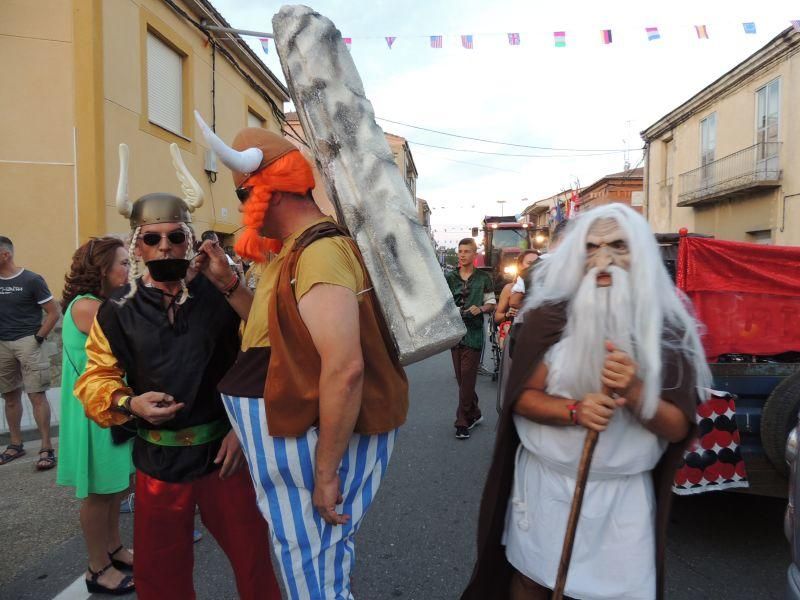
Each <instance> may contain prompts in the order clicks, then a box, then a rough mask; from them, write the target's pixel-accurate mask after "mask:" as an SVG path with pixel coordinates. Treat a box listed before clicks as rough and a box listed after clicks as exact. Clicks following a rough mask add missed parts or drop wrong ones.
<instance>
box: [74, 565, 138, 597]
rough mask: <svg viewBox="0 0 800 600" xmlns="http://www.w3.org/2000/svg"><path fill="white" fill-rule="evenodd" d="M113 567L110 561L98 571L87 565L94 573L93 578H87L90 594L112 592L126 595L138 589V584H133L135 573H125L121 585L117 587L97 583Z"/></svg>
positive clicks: (116, 594) (87, 588)
mask: <svg viewBox="0 0 800 600" xmlns="http://www.w3.org/2000/svg"><path fill="white" fill-rule="evenodd" d="M111 567H112V564H111V563H108V564H107V565H106V566H105V567H103V568H102V569H100V570H99V571H97V572H96V573H95V572H94V571H92V568H91V567H86V568H87V570H88V571H89V573H91V574H92V578H91V579H87V580H86V590H87V591H88V592H89V593H90V594H110V595H112V596H124V595H125V594H132V593H133V592H135V591H136V586H135V585H134V584H133V575H125V577H123V578H122V581H120V582H119V585H118V586H117V587H115V588H107V587H106V586H104V585H101V584H99V583H97V580H98V578H99V577H100V576H101V575H102V574H103V573H105V572H106V571H108V570H109V569H110V568H111Z"/></svg>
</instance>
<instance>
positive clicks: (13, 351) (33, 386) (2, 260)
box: [0, 235, 58, 471]
mask: <svg viewBox="0 0 800 600" xmlns="http://www.w3.org/2000/svg"><path fill="white" fill-rule="evenodd" d="M42 310H44V311H45V313H46V316H45V318H44V320H42ZM57 322H58V306H57V305H56V303H55V301H54V300H53V295H52V294H51V293H50V290H49V289H48V288H47V284H46V283H45V281H44V279H42V277H41V275H37V274H36V273H33V272H32V271H27V270H26V269H23V268H21V267H17V265H16V264H15V263H14V245H13V244H12V243H11V240H10V239H8V238H7V237H5V236H1V235H0V394H2V395H3V399H4V400H5V413H6V419H7V420H8V429H9V431H10V432H11V443H10V444H9V445H8V447H7V448H6V449H5V451H3V452H2V454H0V465H4V464H6V463H7V462H11V461H12V460H14V459H15V458H19V457H20V456H22V455H23V454H25V450H24V449H23V446H22V431H21V424H22V389H23V388H25V392H26V393H27V394H28V398H30V401H31V404H32V405H33V417H34V419H36V425H37V427H38V428H39V433H40V434H41V436H42V448H41V450H40V451H39V460H38V461H37V463H36V468H37V469H38V470H40V471H44V470H47V469H52V468H53V467H54V466H55V464H56V458H55V451H54V450H53V443H52V441H51V439H50V404H49V403H48V402H47V396H46V395H45V391H46V390H47V389H48V388H49V387H50V363H49V362H48V361H47V359H46V358H45V357H43V356H42V350H41V345H42V342H44V339H45V338H46V337H47V335H48V334H49V333H50V331H52V329H53V327H55V324H56V323H57Z"/></svg>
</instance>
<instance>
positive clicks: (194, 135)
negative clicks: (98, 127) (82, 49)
mask: <svg viewBox="0 0 800 600" xmlns="http://www.w3.org/2000/svg"><path fill="white" fill-rule="evenodd" d="M151 14H152V16H154V17H155V20H152V21H151ZM143 19H145V20H147V22H148V23H151V24H152V25H153V26H154V27H155V28H156V30H159V32H160V33H166V34H167V35H171V36H177V38H178V41H180V42H181V43H183V44H185V45H186V46H188V47H189V48H190V53H189V58H188V59H187V60H188V61H190V62H191V70H192V89H191V95H192V99H193V106H194V108H196V109H197V110H198V111H200V113H201V114H202V115H203V118H204V119H205V120H206V122H208V123H209V124H210V123H211V115H212V110H211V87H212V86H211V82H212V71H211V48H210V47H208V46H207V45H206V43H205V42H206V40H205V36H203V35H201V33H200V32H199V31H198V30H197V29H195V28H194V27H193V26H192V25H191V24H190V23H188V22H186V21H185V20H183V19H181V18H179V17H178V16H177V15H176V14H175V13H174V12H173V11H172V10H171V9H169V7H168V6H167V5H165V4H164V3H163V2H161V1H160V0H125V1H124V2H114V3H106V4H105V5H104V10H103V28H104V30H105V31H106V32H107V34H106V35H104V36H103V40H104V43H103V54H104V59H105V69H104V71H105V72H104V80H105V104H104V110H105V162H106V177H105V186H104V189H105V205H106V225H107V228H108V230H109V231H114V232H119V231H127V230H128V225H127V222H126V221H125V220H124V219H123V218H122V217H121V216H120V215H119V214H118V213H117V212H116V209H115V208H114V198H115V194H116V184H117V176H118V172H117V169H118V158H117V152H118V146H119V144H120V143H122V142H124V143H126V144H128V146H129V147H130V154H131V165H130V179H129V189H130V195H131V197H132V198H136V197H138V196H140V195H143V194H146V193H150V192H154V191H165V192H171V193H179V191H180V186H179V183H178V180H177V178H176V176H175V171H174V169H173V168H172V163H171V159H170V155H169V143H170V142H171V141H177V142H180V140H173V139H171V138H173V137H174V136H171V135H170V134H169V133H168V132H164V131H155V132H153V131H152V128H147V129H144V128H143V127H142V124H141V120H142V118H141V115H142V111H143V106H142V98H143V94H144V91H145V90H143V86H144V85H146V81H145V80H143V77H142V61H143V60H144V58H145V52H146V49H145V48H144V47H143V46H144V39H143V37H142V34H141V30H142V20H143ZM164 25H165V26H166V27H167V28H168V29H169V30H171V31H168V32H161V31H160V28H161V27H163V26H164ZM111 32H113V35H111ZM274 100H275V101H276V103H277V104H278V106H282V100H280V99H278V98H274ZM215 103H216V131H217V134H218V135H219V136H220V137H221V138H222V139H223V140H225V141H227V142H230V141H231V140H232V139H233V137H234V136H235V135H236V133H237V132H238V131H239V130H240V129H242V128H244V127H246V126H247V112H248V106H249V107H250V108H251V109H252V110H254V111H255V112H256V113H257V114H258V115H259V116H261V117H262V118H264V120H265V126H266V127H267V128H268V129H271V130H273V131H279V130H280V129H279V127H278V123H277V119H276V118H275V117H274V116H273V114H272V110H271V108H270V107H269V105H268V104H267V102H266V101H265V100H263V99H262V98H261V97H260V96H258V94H257V92H256V91H255V90H253V89H252V87H250V86H249V85H248V84H247V83H246V81H245V80H244V79H243V78H242V77H241V76H240V75H239V74H238V73H237V72H236V71H235V70H234V68H233V67H232V66H231V64H230V63H229V62H228V61H227V59H225V58H224V57H223V56H221V55H220V54H217V57H216V102H215ZM185 136H186V138H188V139H187V140H185V142H184V144H183V146H184V147H183V148H182V153H183V159H184V162H185V163H186V166H187V167H188V168H189V170H190V171H191V173H192V174H193V175H194V176H195V178H196V179H197V180H198V181H199V182H200V184H201V185H202V186H203V189H204V191H205V196H206V197H205V202H204V204H203V206H202V207H200V208H199V209H198V210H197V211H196V212H195V214H194V215H193V219H194V223H193V226H194V229H195V231H196V233H198V234H200V233H201V232H202V231H203V230H205V229H215V230H218V231H222V232H226V233H230V232H233V231H234V230H235V229H237V228H238V227H239V213H238V212H237V207H238V206H239V201H238V200H237V198H236V195H235V194H234V190H233V182H232V180H231V175H230V171H228V169H227V168H226V167H225V166H224V165H223V164H222V163H221V162H220V161H219V160H218V161H217V163H218V164H217V168H218V171H219V172H218V174H217V180H216V183H211V181H210V180H209V178H208V177H207V176H206V174H205V172H204V170H203V166H204V152H205V150H206V148H207V144H206V142H205V140H204V139H203V138H202V135H201V134H200V131H199V128H198V127H197V125H196V124H195V123H194V120H193V119H192V121H191V123H190V128H189V129H188V130H187V131H186V132H185Z"/></svg>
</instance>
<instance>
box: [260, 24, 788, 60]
mask: <svg viewBox="0 0 800 600" xmlns="http://www.w3.org/2000/svg"><path fill="white" fill-rule="evenodd" d="M790 23H791V26H792V28H794V30H795V31H796V32H798V33H800V19H792V20H790ZM741 26H742V31H743V33H744V34H745V35H755V34H756V33H757V28H756V23H755V22H753V21H745V22H742V23H741ZM737 27H738V26H737ZM719 29H720V28H719V27H718V30H719ZM640 31H641V30H640ZM644 31H645V35H646V39H647V41H648V42H654V41H657V40H661V39H662V38H661V32H660V31H659V28H658V27H656V26H652V27H645V28H644ZM694 31H695V35H696V36H697V39H700V40H707V39H709V37H710V36H709V30H708V25H694ZM581 33H582V32H581ZM669 33H671V30H670V32H669ZM500 35H502V36H505V37H506V38H507V40H508V45H509V46H520V45H522V40H521V34H520V33H519V32H510V33H483V34H479V35H478V37H483V36H486V37H495V36H500ZM526 35H530V33H526ZM570 35H572V34H570ZM405 37H407V38H421V37H425V38H428V40H429V44H430V47H431V48H443V47H444V38H445V37H448V38H449V37H455V36H450V35H448V36H444V35H430V36H419V35H409V36H404V38H405ZM458 37H459V38H460V41H461V47H462V48H464V49H466V50H473V49H474V48H475V45H474V44H475V37H476V36H475V35H474V34H462V35H459V36H458ZM579 37H580V36H576V37H573V38H572V39H573V41H574V40H575V39H576V38H579ZM670 38H672V36H670ZM342 39H343V41H344V43H345V45H346V46H347V48H348V50H351V49H352V44H353V38H351V37H345V38H342ZM359 39H362V38H359ZM363 39H383V40H384V41H385V42H386V47H387V48H388V49H389V50H391V49H392V48H393V47H394V43H395V42H396V41H397V39H398V36H385V37H383V38H375V37H372V36H365V37H364V38H363ZM715 39H717V38H715ZM269 40H270V38H261V37H260V38H258V41H259V42H260V44H261V49H262V50H263V51H264V54H269V45H270V44H269ZM579 41H580V40H579ZM623 41H625V40H623ZM613 42H614V38H613V36H612V30H611V29H601V30H600V44H602V45H606V46H607V45H610V44H612V43H613ZM553 46H554V47H556V48H565V47H566V46H567V32H566V31H554V32H553ZM573 46H574V43H573Z"/></svg>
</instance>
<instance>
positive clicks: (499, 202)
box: [496, 200, 506, 217]
mask: <svg viewBox="0 0 800 600" xmlns="http://www.w3.org/2000/svg"><path fill="white" fill-rule="evenodd" d="M496 202H497V203H498V204H499V205H500V216H501V217H503V216H505V207H504V206H503V205H504V204H505V203H506V201H505V200H497V201H496Z"/></svg>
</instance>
